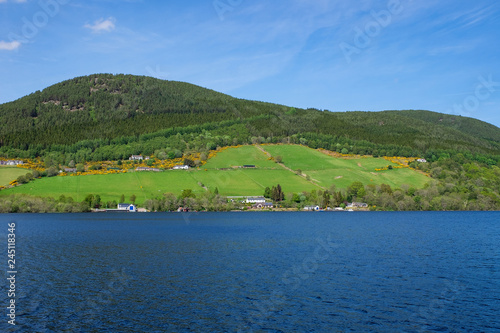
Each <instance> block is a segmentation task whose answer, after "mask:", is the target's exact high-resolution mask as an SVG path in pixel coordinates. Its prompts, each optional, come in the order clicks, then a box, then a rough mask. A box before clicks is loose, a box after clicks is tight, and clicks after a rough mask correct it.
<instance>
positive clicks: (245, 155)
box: [0, 145, 429, 204]
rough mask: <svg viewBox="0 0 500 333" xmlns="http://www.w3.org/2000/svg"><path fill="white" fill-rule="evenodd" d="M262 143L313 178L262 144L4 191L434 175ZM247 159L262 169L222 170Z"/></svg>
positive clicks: (116, 191) (75, 192)
mask: <svg viewBox="0 0 500 333" xmlns="http://www.w3.org/2000/svg"><path fill="white" fill-rule="evenodd" d="M262 147H263V148H264V149H265V150H266V151H268V152H269V153H271V154H272V155H273V156H276V155H281V156H282V157H283V163H284V164H285V166H287V167H289V168H291V169H293V170H296V169H301V170H302V172H303V173H305V174H307V175H309V176H310V177H311V179H312V182H310V181H307V180H306V179H305V178H304V177H301V176H298V175H296V174H295V173H294V172H291V171H289V170H287V169H285V168H283V167H281V166H280V165H279V164H276V163H274V162H273V161H271V160H268V156H267V155H266V154H265V153H264V152H262V151H261V150H259V149H258V148H257V147H254V146H243V147H240V148H231V149H227V150H225V151H222V152H219V153H218V154H217V155H216V156H215V157H214V158H212V159H210V160H209V161H208V162H207V164H206V165H205V166H204V167H203V168H202V169H200V170H194V169H193V170H189V171H186V170H170V171H165V172H160V173H156V172H130V173H124V174H110V175H94V176H66V177H51V178H42V179H37V180H35V181H33V182H30V183H28V184H25V185H22V186H18V187H15V188H12V189H6V190H3V191H1V192H0V195H8V194H15V193H27V194H31V195H36V196H44V197H49V196H50V197H54V198H57V197H59V196H60V195H65V196H67V197H68V196H71V197H73V199H74V200H76V201H81V200H83V199H84V198H85V196H86V195H88V194H99V195H100V196H101V198H102V200H104V201H112V200H116V201H119V199H120V196H121V195H122V194H124V195H125V198H126V201H128V199H129V197H130V196H131V195H135V196H136V197H137V201H136V202H137V203H138V204H141V203H142V202H144V200H146V199H150V198H154V197H157V196H159V195H162V194H163V193H169V192H171V193H174V194H176V195H177V194H180V193H181V191H182V190H184V189H192V190H193V191H194V192H195V194H201V193H203V192H205V191H206V189H209V190H212V191H213V190H215V188H216V187H217V188H218V190H219V193H220V194H222V195H226V196H236V195H247V196H254V195H262V194H263V193H264V189H265V187H267V186H269V187H271V186H273V185H276V184H280V185H281V187H282V188H283V191H284V192H285V193H291V192H295V193H296V192H301V191H311V190H313V189H316V190H318V189H321V187H325V188H327V187H329V186H330V185H332V184H335V185H336V186H337V187H338V188H346V187H347V186H349V185H350V184H351V183H352V182H354V181H361V182H362V183H364V184H382V183H385V184H389V185H391V186H392V187H399V186H401V185H402V184H408V185H412V186H415V187H422V186H423V185H424V184H425V183H426V182H427V181H428V180H429V178H428V177H426V176H424V175H422V174H420V173H418V172H415V171H412V170H410V169H393V170H387V171H381V172H380V171H379V172H375V168H380V167H383V166H386V165H388V164H389V162H388V161H386V160H384V159H379V158H360V159H341V158H334V157H331V156H328V155H325V154H323V153H321V152H318V151H316V150H313V149H310V148H307V147H302V146H290V145H288V146H287V145H277V146H268V145H265V146H262ZM244 164H253V165H256V166H257V168H256V169H242V168H236V169H229V170H216V169H218V168H230V167H232V166H241V165H244ZM205 169H206V170H205ZM0 170H1V172H2V173H0V175H4V176H5V179H8V180H7V183H8V182H9V181H11V180H13V179H15V178H17V176H19V174H17V175H14V174H9V175H8V176H7V172H11V173H12V172H14V171H20V172H21V173H20V174H25V173H26V170H23V169H18V168H6V169H0ZM13 176H14V177H13ZM205 188H206V189H205Z"/></svg>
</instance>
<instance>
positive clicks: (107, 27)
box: [84, 17, 115, 33]
mask: <svg viewBox="0 0 500 333" xmlns="http://www.w3.org/2000/svg"><path fill="white" fill-rule="evenodd" d="M84 28H87V29H90V30H92V32H93V33H101V32H110V31H113V30H114V29H115V19H114V18H113V17H110V18H108V19H107V20H105V19H103V18H100V19H99V20H97V21H95V22H94V24H85V25H84Z"/></svg>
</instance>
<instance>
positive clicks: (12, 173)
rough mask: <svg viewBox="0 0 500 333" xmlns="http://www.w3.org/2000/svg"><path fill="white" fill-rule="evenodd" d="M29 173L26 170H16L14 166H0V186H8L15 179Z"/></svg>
mask: <svg viewBox="0 0 500 333" xmlns="http://www.w3.org/2000/svg"><path fill="white" fill-rule="evenodd" d="M28 172H30V171H29V170H27V169H23V168H18V167H14V166H0V186H2V185H9V183H10V182H11V181H13V180H16V179H17V177H19V176H22V175H25V174H27V173H28Z"/></svg>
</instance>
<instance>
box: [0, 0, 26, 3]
mask: <svg viewBox="0 0 500 333" xmlns="http://www.w3.org/2000/svg"><path fill="white" fill-rule="evenodd" d="M26 1H28V0H14V2H17V3H23V2H26ZM6 2H7V0H0V3H6Z"/></svg>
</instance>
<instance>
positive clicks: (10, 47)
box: [0, 0, 21, 51]
mask: <svg viewBox="0 0 500 333" xmlns="http://www.w3.org/2000/svg"><path fill="white" fill-rule="evenodd" d="M0 1H1V0H0ZM19 46H21V43H20V42H18V41H12V42H4V41H3V40H0V50H4V51H14V50H16V49H18V48H19Z"/></svg>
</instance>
